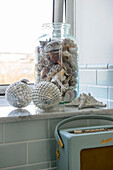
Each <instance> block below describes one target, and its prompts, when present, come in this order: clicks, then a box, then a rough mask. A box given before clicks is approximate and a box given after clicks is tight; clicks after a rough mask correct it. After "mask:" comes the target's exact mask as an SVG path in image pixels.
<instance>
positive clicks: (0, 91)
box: [0, 0, 76, 96]
mask: <svg viewBox="0 0 113 170" xmlns="http://www.w3.org/2000/svg"><path fill="white" fill-rule="evenodd" d="M52 15H53V16H52V22H65V23H69V24H71V30H70V34H71V35H73V36H76V0H53V14H52ZM64 15H65V16H64ZM63 20H64V21H63ZM8 85H9V84H7V85H6V84H5V85H0V95H1V96H3V95H4V94H5V90H6V88H7V87H8ZM31 86H32V84H31Z"/></svg>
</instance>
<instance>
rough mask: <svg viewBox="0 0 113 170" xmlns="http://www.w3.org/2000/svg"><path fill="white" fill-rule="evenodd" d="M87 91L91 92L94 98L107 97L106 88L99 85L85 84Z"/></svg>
mask: <svg viewBox="0 0 113 170" xmlns="http://www.w3.org/2000/svg"><path fill="white" fill-rule="evenodd" d="M87 93H91V95H92V96H94V97H95V98H103V99H107V98H108V88H107V87H101V86H87Z"/></svg>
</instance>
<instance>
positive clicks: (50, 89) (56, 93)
mask: <svg viewBox="0 0 113 170" xmlns="http://www.w3.org/2000/svg"><path fill="white" fill-rule="evenodd" d="M32 99H33V102H34V104H35V105H36V106H37V107H38V108H40V109H42V110H49V109H51V108H53V107H55V106H57V105H58V104H59V103H60V101H61V93H60V90H59V89H58V87H57V86H56V85H54V84H53V83H51V82H46V81H42V82H40V83H38V84H37V85H36V86H35V88H34V90H33V96H32Z"/></svg>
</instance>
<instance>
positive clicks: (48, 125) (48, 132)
mask: <svg viewBox="0 0 113 170" xmlns="http://www.w3.org/2000/svg"><path fill="white" fill-rule="evenodd" d="M49 122H50V121H49V119H48V134H47V135H48V138H50V134H49Z"/></svg>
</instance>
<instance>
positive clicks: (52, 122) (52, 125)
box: [49, 118, 64, 138]
mask: <svg viewBox="0 0 113 170" xmlns="http://www.w3.org/2000/svg"><path fill="white" fill-rule="evenodd" d="M62 120H64V118H58V119H49V138H54V137H55V136H54V131H55V127H56V125H57V124H58V123H59V122H61V121H62Z"/></svg>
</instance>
